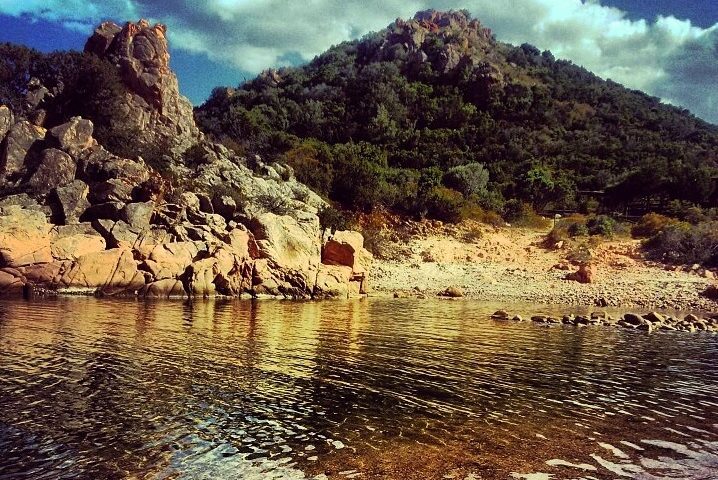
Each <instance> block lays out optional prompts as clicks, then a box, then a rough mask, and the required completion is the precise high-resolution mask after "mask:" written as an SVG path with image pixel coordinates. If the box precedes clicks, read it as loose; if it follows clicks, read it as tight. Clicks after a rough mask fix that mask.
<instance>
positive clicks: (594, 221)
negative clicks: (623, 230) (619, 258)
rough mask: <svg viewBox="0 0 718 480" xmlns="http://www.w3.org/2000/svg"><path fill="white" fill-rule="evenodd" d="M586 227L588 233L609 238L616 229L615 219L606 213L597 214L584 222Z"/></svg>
mask: <svg viewBox="0 0 718 480" xmlns="http://www.w3.org/2000/svg"><path fill="white" fill-rule="evenodd" d="M586 227H588V233H589V234H590V235H601V236H603V237H609V238H610V237H613V234H614V233H615V231H616V221H615V220H614V219H613V218H611V217H608V216H606V215H597V216H595V217H591V218H590V219H589V220H588V222H586Z"/></svg>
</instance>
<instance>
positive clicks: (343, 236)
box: [322, 231, 374, 273]
mask: <svg viewBox="0 0 718 480" xmlns="http://www.w3.org/2000/svg"><path fill="white" fill-rule="evenodd" d="M373 260H374V258H373V255H372V254H371V253H370V252H369V251H368V250H367V249H365V248H364V237H363V236H362V234H361V233H359V232H353V231H339V232H336V233H334V235H332V237H331V238H330V239H329V240H328V241H327V242H326V243H325V244H324V248H323V249H322V263H324V264H326V265H343V266H346V267H350V268H351V269H352V272H353V273H367V272H368V271H369V269H370V268H371V264H372V261H373Z"/></svg>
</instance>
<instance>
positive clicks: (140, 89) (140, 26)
mask: <svg viewBox="0 0 718 480" xmlns="http://www.w3.org/2000/svg"><path fill="white" fill-rule="evenodd" d="M166 33H167V28H166V27H165V26H164V25H161V24H157V25H154V26H151V25H150V24H149V23H148V22H147V21H146V20H140V21H139V22H138V23H131V22H128V23H126V24H125V25H124V26H123V27H120V26H119V25H117V24H115V23H112V22H106V23H103V24H102V25H100V26H99V27H98V28H97V29H96V30H95V32H94V34H93V35H92V36H91V37H90V38H89V39H88V41H87V44H86V45H85V51H86V52H89V53H93V54H95V55H97V56H99V57H100V58H105V59H107V60H109V61H111V62H112V63H114V64H115V65H117V67H118V68H119V69H120V72H121V74H122V79H123V81H124V83H125V84H126V85H127V87H128V88H129V91H130V93H129V95H128V96H127V98H126V99H125V103H124V105H123V109H122V110H121V111H119V112H117V121H118V122H123V123H125V124H130V125H134V126H136V127H138V130H139V131H141V132H143V135H145V136H146V138H145V141H146V142H147V143H157V142H159V141H163V140H164V141H166V142H168V143H169V144H170V146H171V148H172V149H173V150H176V151H177V152H180V153H181V152H182V151H184V150H185V149H187V148H188V147H190V146H191V145H192V144H194V143H196V142H197V141H198V140H199V138H200V132H199V130H198V129H197V126H196V125H195V123H194V119H193V113H192V105H191V104H190V102H189V100H187V98H185V97H183V96H182V95H180V93H179V85H178V83H177V77H176V75H175V74H174V72H173V71H172V70H171V69H170V66H169V62H170V54H169V47H168V44H167V38H166Z"/></svg>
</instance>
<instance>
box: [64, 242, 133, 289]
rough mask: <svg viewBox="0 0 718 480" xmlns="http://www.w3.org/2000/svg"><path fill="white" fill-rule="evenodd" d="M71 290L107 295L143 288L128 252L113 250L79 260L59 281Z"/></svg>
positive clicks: (130, 254)
mask: <svg viewBox="0 0 718 480" xmlns="http://www.w3.org/2000/svg"><path fill="white" fill-rule="evenodd" d="M59 283H60V286H61V287H63V288H66V289H71V290H83V291H97V292H100V293H103V294H107V295H116V294H120V293H134V292H135V291H137V290H139V289H141V288H142V287H143V286H144V284H145V280H144V276H143V275H142V273H141V272H140V271H139V270H138V269H137V264H136V263H135V260H134V258H133V256H132V251H131V250H127V249H121V248H115V249H112V250H105V251H104V252H96V253H89V254H87V255H82V256H81V257H79V258H78V259H77V260H76V261H75V262H74V263H73V264H72V266H71V267H70V268H69V269H68V270H67V271H66V272H65V273H64V274H63V276H62V278H61V279H60V282H59Z"/></svg>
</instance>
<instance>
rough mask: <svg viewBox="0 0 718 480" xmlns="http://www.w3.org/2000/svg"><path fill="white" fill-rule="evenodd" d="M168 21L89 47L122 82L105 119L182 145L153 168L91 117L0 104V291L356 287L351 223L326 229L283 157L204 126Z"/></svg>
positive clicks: (357, 247)
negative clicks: (122, 92)
mask: <svg viewBox="0 0 718 480" xmlns="http://www.w3.org/2000/svg"><path fill="white" fill-rule="evenodd" d="M165 33H166V30H165V27H163V26H161V25H155V26H153V27H151V26H150V25H149V24H148V23H147V22H145V21H140V22H139V23H136V24H135V23H127V24H126V25H125V26H124V27H119V26H118V25H115V24H112V23H105V24H102V25H101V26H100V27H99V28H98V29H97V30H96V31H95V33H94V34H93V36H92V37H91V38H90V39H89V40H88V42H87V46H86V50H87V51H88V52H91V53H94V54H97V55H99V56H101V57H103V58H107V59H109V60H111V62H112V63H113V64H115V65H116V66H117V68H118V69H120V72H121V74H122V79H123V82H125V84H126V85H127V86H128V89H129V91H130V93H129V94H128V95H127V98H126V99H125V102H124V105H125V108H124V109H123V111H120V112H117V115H116V117H114V118H113V121H116V122H133V123H132V125H134V126H139V127H141V135H143V138H142V141H143V142H146V143H147V144H149V145H153V144H154V145H157V144H160V145H164V144H165V142H166V141H167V140H171V148H172V149H174V150H175V151H177V152H184V154H183V155H179V157H180V159H179V160H175V161H173V162H171V163H170V164H169V166H168V167H167V168H166V169H165V170H163V171H162V172H159V171H157V170H155V169H153V168H152V167H150V166H148V165H147V164H146V163H145V162H144V161H143V160H142V158H141V157H137V158H134V159H132V158H122V157H119V156H117V155H114V154H112V153H111V152H109V151H108V150H106V149H105V148H104V147H103V146H102V145H100V144H99V143H98V141H97V140H96V139H95V138H93V132H94V125H93V123H92V121H90V120H88V119H84V118H80V117H74V118H72V119H71V120H70V121H69V122H66V123H64V124H61V125H56V126H52V128H45V126H40V125H38V124H35V123H33V122H31V121H28V120H26V119H24V118H15V116H14V115H13V112H11V111H10V109H9V108H7V107H6V106H0V142H1V143H0V145H1V146H2V147H1V148H0V294H22V293H25V294H28V293H32V292H68V291H70V292H71V291H79V292H85V293H99V294H103V295H139V296H144V297H172V296H178V297H193V296H204V297H209V296H215V295H226V296H241V295H243V294H245V295H251V296H258V295H272V296H282V297H295V298H296V297H299V298H304V297H327V296H348V295H350V294H359V293H360V292H361V293H363V292H365V291H366V285H365V283H364V278H365V275H366V273H367V270H368V268H369V267H370V264H371V255H370V254H369V253H368V252H367V251H366V250H364V248H363V239H362V238H361V235H358V234H356V233H351V232H337V233H336V234H335V235H334V236H333V237H332V238H327V237H326V235H325V234H324V233H325V232H323V231H322V229H321V227H320V224H319V218H318V216H317V213H318V211H319V209H321V208H322V207H324V206H325V202H324V201H323V200H322V199H321V198H320V197H318V196H317V195H316V194H314V193H313V192H312V191H311V190H309V189H308V188H307V187H306V186H305V185H303V184H301V183H299V182H298V181H297V180H296V179H295V178H294V172H293V171H292V169H291V168H289V167H287V166H284V165H279V164H274V165H266V164H264V163H263V162H262V161H261V159H259V158H255V159H253V161H252V162H251V163H252V165H253V169H250V168H248V167H247V165H246V164H247V161H246V159H244V158H242V157H239V156H237V155H236V154H234V153H232V152H231V151H229V150H228V149H226V148H225V147H223V146H222V145H218V144H214V143H211V142H209V141H207V140H206V139H204V138H203V137H202V135H201V134H200V133H199V130H198V129H197V126H196V125H195V123H194V119H193V117H192V107H191V105H190V104H189V102H188V101H187V100H186V99H185V98H184V97H182V96H181V95H180V94H179V90H178V87H177V79H176V77H175V75H174V73H173V72H172V71H171V69H170V68H169V54H168V49H167V40H166V38H165ZM37 123H40V122H37ZM47 127H51V126H50V125H47ZM177 179H181V181H177ZM178 185H180V186H178ZM327 249H328V250H327ZM327 251H328V253H326V252H327Z"/></svg>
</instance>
